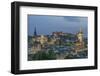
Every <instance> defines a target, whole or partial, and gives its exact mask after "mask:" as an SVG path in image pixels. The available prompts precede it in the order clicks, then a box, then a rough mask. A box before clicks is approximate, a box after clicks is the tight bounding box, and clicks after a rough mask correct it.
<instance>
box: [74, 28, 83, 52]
mask: <svg viewBox="0 0 100 76" xmlns="http://www.w3.org/2000/svg"><path fill="white" fill-rule="evenodd" d="M76 36H77V41H76V42H75V52H80V51H82V49H83V48H84V40H83V31H82V27H80V31H79V32H78V33H77V34H76Z"/></svg>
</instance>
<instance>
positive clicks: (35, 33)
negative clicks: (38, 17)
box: [34, 27, 37, 36]
mask: <svg viewBox="0 0 100 76" xmlns="http://www.w3.org/2000/svg"><path fill="white" fill-rule="evenodd" d="M34 36H37V32H36V27H35V28H34Z"/></svg>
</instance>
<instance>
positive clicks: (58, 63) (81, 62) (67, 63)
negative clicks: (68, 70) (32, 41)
mask: <svg viewBox="0 0 100 76" xmlns="http://www.w3.org/2000/svg"><path fill="white" fill-rule="evenodd" d="M28 14H36V15H58V16H59V15H60V16H87V17H88V59H67V60H50V61H49V60H48V61H27V33H28V32H27V15H28ZM79 66H94V11H90V10H75V9H74V10H73V9H60V8H43V7H25V6H23V7H22V6H21V7H20V70H29V69H44V68H45V69H46V68H61V67H79Z"/></svg>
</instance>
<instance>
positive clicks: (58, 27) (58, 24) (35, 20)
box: [28, 15, 88, 36]
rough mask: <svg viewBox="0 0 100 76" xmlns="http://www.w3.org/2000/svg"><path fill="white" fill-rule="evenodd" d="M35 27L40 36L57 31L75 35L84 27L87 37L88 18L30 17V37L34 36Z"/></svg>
mask: <svg viewBox="0 0 100 76" xmlns="http://www.w3.org/2000/svg"><path fill="white" fill-rule="evenodd" d="M35 27H36V30H37V34H38V35H40V34H43V35H48V34H51V33H52V32H55V31H62V32H68V33H74V34H75V33H77V32H78V31H79V30H80V27H82V30H83V32H84V35H85V36H87V29H88V28H87V27H88V18H87V17H80V16H50V15H28V34H29V35H31V36H32V35H34V28H35Z"/></svg>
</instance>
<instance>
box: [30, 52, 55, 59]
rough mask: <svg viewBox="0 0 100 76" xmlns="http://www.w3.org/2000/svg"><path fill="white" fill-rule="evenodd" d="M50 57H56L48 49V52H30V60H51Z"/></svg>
mask: <svg viewBox="0 0 100 76" xmlns="http://www.w3.org/2000/svg"><path fill="white" fill-rule="evenodd" d="M52 59H56V54H55V53H54V52H53V51H52V50H49V51H48V52H46V51H39V52H37V53H36V54H32V55H31V58H30V60H52Z"/></svg>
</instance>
